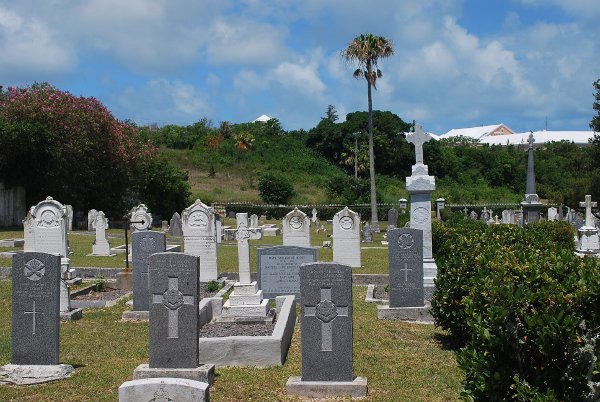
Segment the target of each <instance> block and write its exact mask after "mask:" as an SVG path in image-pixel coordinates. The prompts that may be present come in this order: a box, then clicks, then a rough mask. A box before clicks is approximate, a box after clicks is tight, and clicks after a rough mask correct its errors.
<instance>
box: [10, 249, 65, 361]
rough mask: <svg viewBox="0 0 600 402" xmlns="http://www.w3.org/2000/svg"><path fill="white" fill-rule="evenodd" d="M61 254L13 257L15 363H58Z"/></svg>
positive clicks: (25, 253) (13, 349) (13, 344)
mask: <svg viewBox="0 0 600 402" xmlns="http://www.w3.org/2000/svg"><path fill="white" fill-rule="evenodd" d="M60 269H61V261H60V256H58V255H52V254H47V253H39V252H24V253H19V254H15V256H14V257H13V270H12V282H13V290H12V293H13V294H12V309H13V314H12V357H11V362H12V363H13V364H39V365H56V364H59V332H60V281H61V272H60Z"/></svg>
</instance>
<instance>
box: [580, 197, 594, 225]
mask: <svg viewBox="0 0 600 402" xmlns="http://www.w3.org/2000/svg"><path fill="white" fill-rule="evenodd" d="M597 205H598V203H597V202H592V196H591V195H589V194H588V195H586V196H585V201H584V202H580V203H579V206H580V207H585V226H592V227H593V226H594V218H593V217H592V208H595V207H596V206H597Z"/></svg>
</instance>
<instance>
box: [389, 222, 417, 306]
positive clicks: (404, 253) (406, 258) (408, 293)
mask: <svg viewBox="0 0 600 402" xmlns="http://www.w3.org/2000/svg"><path fill="white" fill-rule="evenodd" d="M387 239H388V244H389V245H388V253H389V271H390V284H389V295H390V307H423V306H424V296H423V232H422V231H421V230H419V229H410V228H401V229H392V230H390V231H388V236H387Z"/></svg>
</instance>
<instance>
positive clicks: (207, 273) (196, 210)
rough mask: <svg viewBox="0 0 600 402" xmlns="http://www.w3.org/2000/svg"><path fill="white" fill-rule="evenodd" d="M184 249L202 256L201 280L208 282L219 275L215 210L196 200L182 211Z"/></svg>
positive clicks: (194, 254)
mask: <svg viewBox="0 0 600 402" xmlns="http://www.w3.org/2000/svg"><path fill="white" fill-rule="evenodd" d="M181 221H182V229H183V250H184V253H185V254H189V255H193V256H195V257H199V258H200V280H201V281H202V282H208V281H212V280H215V279H217V278H218V277H219V273H218V263H217V227H216V223H215V213H214V210H213V209H212V208H211V207H209V206H208V205H206V204H204V203H202V201H200V200H196V201H195V202H194V203H193V204H192V205H190V206H189V207H187V208H186V209H184V210H183V212H182V213H181Z"/></svg>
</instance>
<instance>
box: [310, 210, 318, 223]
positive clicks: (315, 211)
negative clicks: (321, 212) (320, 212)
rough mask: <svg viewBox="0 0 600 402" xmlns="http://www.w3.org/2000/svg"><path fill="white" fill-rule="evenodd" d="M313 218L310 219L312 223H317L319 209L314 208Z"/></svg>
mask: <svg viewBox="0 0 600 402" xmlns="http://www.w3.org/2000/svg"><path fill="white" fill-rule="evenodd" d="M311 214H312V216H311V217H310V221H311V222H312V223H316V222H317V209H316V208H313V209H312V211H311Z"/></svg>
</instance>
